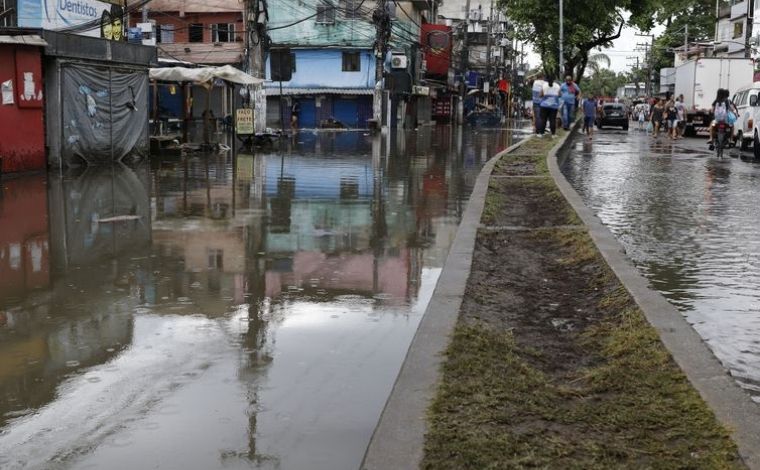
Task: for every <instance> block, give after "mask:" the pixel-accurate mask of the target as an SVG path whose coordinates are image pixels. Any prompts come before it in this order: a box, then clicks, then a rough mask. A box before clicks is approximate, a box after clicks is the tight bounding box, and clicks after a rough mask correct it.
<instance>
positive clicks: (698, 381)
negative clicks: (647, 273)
mask: <svg viewBox="0 0 760 470" xmlns="http://www.w3.org/2000/svg"><path fill="white" fill-rule="evenodd" d="M571 135H572V133H571ZM567 142H572V139H568V141H567ZM565 148H566V146H565V145H562V146H557V147H555V148H553V149H552V150H551V151H550V152H549V154H548V155H547V163H548V166H549V172H550V173H551V175H552V177H553V178H554V182H555V183H556V184H557V187H558V188H559V189H560V191H561V192H562V194H563V195H564V196H565V199H567V201H568V202H569V203H570V205H571V206H572V207H573V209H575V212H576V213H577V214H578V216H579V217H580V218H581V220H582V221H583V223H584V224H585V225H586V227H588V232H589V234H590V235H591V238H592V240H593V241H594V244H596V247H597V249H598V250H599V252H600V253H601V254H602V256H604V259H605V260H606V261H607V264H608V265H609V266H610V268H611V269H612V270H613V272H614V273H615V275H616V276H617V277H618V279H619V280H620V282H621V283H622V284H623V286H625V288H626V289H627V290H628V292H629V293H630V294H631V296H632V297H633V299H634V300H635V301H636V303H637V304H638V306H639V307H640V308H641V310H642V311H643V312H644V315H645V316H646V318H647V320H648V321H649V323H650V324H651V325H652V326H654V328H655V329H656V330H657V332H658V333H659V335H660V338H661V339H662V342H663V343H664V344H665V347H666V348H668V350H669V351H670V353H671V355H672V356H673V358H674V359H675V361H676V363H677V364H678V366H679V367H680V368H681V369H682V370H683V371H684V373H685V374H686V376H687V377H688V379H689V380H690V381H691V383H692V384H693V385H694V388H696V389H697V391H698V392H699V394H700V395H701V396H702V398H703V399H704V400H705V402H707V404H708V406H709V407H710V408H711V409H712V410H713V412H714V413H715V415H716V416H717V418H718V420H719V421H720V422H721V423H723V425H724V426H726V427H727V428H728V429H729V430H731V431H732V437H733V439H734V442H736V444H737V446H738V448H739V454H740V455H741V457H742V459H743V460H744V463H745V464H746V465H747V466H748V467H749V468H751V469H760V406H758V405H757V404H755V403H754V402H753V401H752V400H751V399H750V397H749V395H748V394H747V393H746V392H744V391H743V390H742V389H741V388H740V387H739V385H738V384H737V383H736V382H735V381H734V380H733V379H732V378H731V377H730V376H729V375H728V373H727V371H726V369H724V368H723V367H722V366H721V364H720V362H719V361H718V360H717V359H716V358H715V356H714V355H713V353H712V351H710V349H709V348H708V347H707V345H706V344H705V343H704V342H703V341H702V338H701V337H700V336H699V335H698V334H697V332H696V331H695V330H694V329H693V328H692V326H691V325H689V323H688V322H687V321H686V319H685V318H684V316H683V315H682V314H681V313H680V312H679V311H678V310H676V308H675V307H673V306H672V305H671V304H670V303H669V302H668V301H667V300H666V299H665V297H663V296H662V294H660V293H659V292H657V291H655V290H654V289H652V288H650V287H649V282H648V281H647V280H646V279H645V278H644V277H643V276H642V275H641V274H640V273H639V271H638V270H637V269H636V268H635V267H634V266H633V264H631V262H630V261H629V260H628V258H626V256H625V254H624V252H623V247H622V245H620V243H619V242H618V241H617V239H616V238H615V236H614V235H613V234H612V232H610V230H609V229H608V228H607V227H606V226H605V225H604V224H602V222H601V220H599V218H598V217H596V215H595V214H594V213H593V211H591V209H589V208H588V207H586V205H585V204H584V202H583V199H581V197H580V195H579V194H578V193H577V192H576V191H575V189H574V188H573V187H572V186H571V185H570V183H569V182H568V181H567V179H565V175H564V174H562V172H561V171H560V167H559V163H558V156H560V153H562V152H563V150H564V149H565Z"/></svg>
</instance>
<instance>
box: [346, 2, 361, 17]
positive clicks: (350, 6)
mask: <svg viewBox="0 0 760 470" xmlns="http://www.w3.org/2000/svg"><path fill="white" fill-rule="evenodd" d="M345 2H346V3H345V17H346V19H347V20H351V19H358V18H359V16H361V15H360V14H359V6H360V5H361V1H360V0H345Z"/></svg>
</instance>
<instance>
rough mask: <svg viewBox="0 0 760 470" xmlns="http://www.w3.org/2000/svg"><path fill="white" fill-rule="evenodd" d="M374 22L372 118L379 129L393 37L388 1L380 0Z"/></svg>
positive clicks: (373, 17) (374, 13)
mask: <svg viewBox="0 0 760 470" xmlns="http://www.w3.org/2000/svg"><path fill="white" fill-rule="evenodd" d="M372 22H373V23H374V24H375V90H374V99H373V102H372V117H373V118H374V120H375V122H377V125H378V127H382V124H383V123H382V119H383V76H384V70H385V56H386V55H387V54H388V42H389V40H390V35H391V21H390V16H389V15H388V6H387V0H379V1H378V2H377V6H376V7H375V11H374V12H372Z"/></svg>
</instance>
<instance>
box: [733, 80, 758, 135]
mask: <svg viewBox="0 0 760 470" xmlns="http://www.w3.org/2000/svg"><path fill="white" fill-rule="evenodd" d="M758 94H760V82H755V83H753V84H751V85H747V86H743V87H741V88H739V89H738V90H736V93H734V96H733V98H731V101H732V102H733V103H734V105H735V106H736V109H737V111H739V115H738V116H737V119H736V124H734V142H736V144H737V145H739V146H740V148H741V149H742V150H747V149H748V148H749V145H750V144H751V143H752V140H753V137H754V135H753V128H754V124H755V123H756V122H757V121H758V118H760V108H758V107H757V106H750V99H751V97H752V96H754V97H755V100H757V96H758ZM753 101H754V100H753Z"/></svg>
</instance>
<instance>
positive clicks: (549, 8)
mask: <svg viewBox="0 0 760 470" xmlns="http://www.w3.org/2000/svg"><path fill="white" fill-rule="evenodd" d="M658 1H659V0H586V1H584V2H582V3H575V4H573V3H571V2H567V3H568V5H567V6H566V7H565V9H564V30H565V40H564V44H565V63H564V64H563V65H562V67H561V70H562V75H565V74H571V75H573V74H574V75H575V77H576V80H577V81H580V79H581V78H582V76H581V75H580V73H582V72H583V70H584V69H585V68H586V65H587V63H588V60H589V53H590V51H592V50H593V49H594V48H598V47H605V46H609V45H611V44H612V41H613V40H614V39H616V38H617V37H618V36H619V35H620V31H621V29H622V27H623V26H624V25H625V24H626V21H625V19H624V16H623V15H624V13H628V14H629V15H630V16H629V20H628V24H630V25H633V26H637V27H639V28H641V29H649V28H651V27H652V26H653V18H652V14H653V12H654V11H656V9H657V6H658ZM499 5H500V6H501V8H503V9H504V10H505V11H506V12H507V15H508V16H509V17H510V18H511V20H512V21H513V22H514V23H515V29H516V33H517V35H518V37H519V38H520V39H522V40H527V41H530V42H532V43H533V44H534V46H535V48H536V50H537V51H538V52H539V54H541V58H542V60H543V66H544V69H545V70H546V71H547V72H552V73H555V74H556V73H557V72H558V71H559V70H560V67H558V55H559V51H558V47H557V44H558V42H559V11H558V8H557V7H556V6H555V5H556V4H555V3H554V2H546V1H543V0H499Z"/></svg>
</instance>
